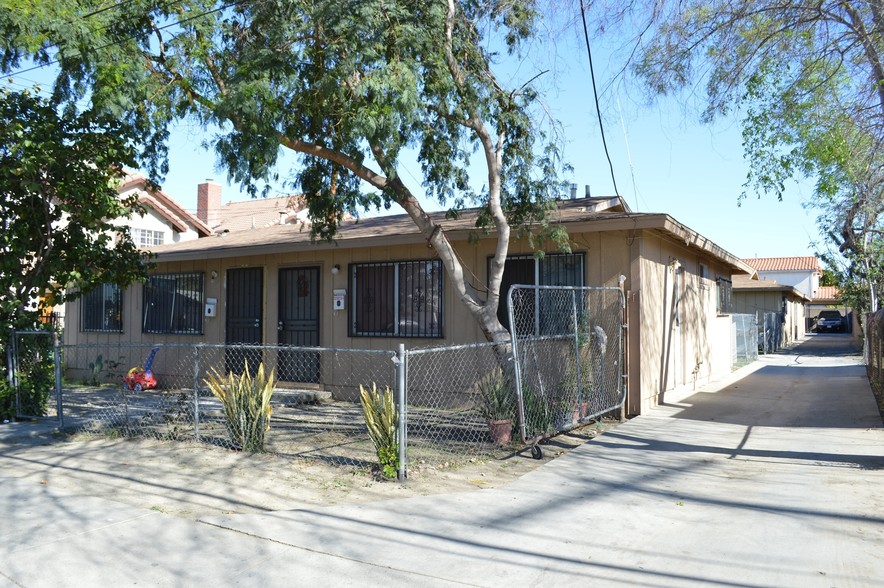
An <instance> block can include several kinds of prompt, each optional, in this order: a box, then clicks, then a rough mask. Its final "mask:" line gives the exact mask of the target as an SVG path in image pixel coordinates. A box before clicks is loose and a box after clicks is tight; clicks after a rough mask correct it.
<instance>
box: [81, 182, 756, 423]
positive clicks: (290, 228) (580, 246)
mask: <svg viewBox="0 0 884 588" xmlns="http://www.w3.org/2000/svg"><path fill="white" fill-rule="evenodd" d="M431 215H432V217H433V219H434V221H435V222H437V223H438V224H439V225H440V226H441V227H442V228H443V229H444V230H445V231H446V233H447V235H448V238H449V240H450V241H451V242H452V244H453V246H454V249H455V251H456V253H457V255H458V257H459V258H460V259H461V260H462V262H463V264H464V266H465V267H466V268H467V269H468V271H469V272H470V278H469V279H470V280H471V281H472V283H473V285H474V286H475V287H476V288H477V289H480V290H481V288H482V284H483V283H484V282H485V281H486V280H487V275H488V264H489V259H490V257H491V256H492V254H493V252H494V247H495V236H494V235H493V234H491V235H483V234H481V233H478V232H477V230H476V228H475V220H476V214H475V213H474V212H466V213H464V214H461V215H460V216H459V217H458V218H456V219H446V218H445V213H443V212H439V213H431ZM207 220H209V219H207ZM552 222H553V223H558V224H560V225H563V226H564V227H565V228H566V229H567V231H568V234H569V238H570V243H571V249H572V251H571V252H569V253H561V252H559V251H556V250H555V249H552V248H550V249H548V250H544V253H545V255H544V256H543V257H538V256H536V255H535V254H534V253H535V252H534V251H532V249H531V247H530V246H529V243H528V241H527V240H522V239H515V238H514V239H512V241H511V243H510V248H509V258H508V261H507V265H506V270H505V274H504V280H505V282H506V284H505V286H504V289H503V290H502V291H505V290H506V287H507V285H508V284H512V283H526V282H527V283H530V284H543V285H568V286H605V287H612V288H622V289H623V292H624V294H625V297H626V300H627V329H626V343H625V351H626V356H627V358H628V359H627V366H626V369H625V372H626V376H627V381H628V385H627V391H628V394H627V407H626V408H627V412H628V413H629V414H641V413H643V412H646V411H647V410H648V409H649V408H650V407H652V406H654V405H656V404H657V403H660V402H664V401H676V400H678V399H680V398H682V397H684V396H686V395H687V394H689V393H690V391H692V390H693V389H694V388H695V387H696V386H698V385H700V384H703V383H705V382H707V381H710V380H712V379H715V378H718V377H721V376H722V375H724V374H727V373H728V372H729V371H730V370H731V349H730V347H731V328H732V319H731V316H730V314H729V313H731V312H733V310H734V309H733V308H732V279H731V276H733V275H735V274H744V273H745V274H752V273H753V270H752V268H750V267H749V266H748V265H746V264H745V263H743V262H742V261H740V259H738V258H737V257H735V256H734V255H732V254H730V253H728V252H727V251H725V250H723V249H722V248H721V247H719V246H717V245H716V244H715V243H713V242H712V241H711V240H709V239H708V238H706V237H704V236H702V235H700V234H698V233H697V232H695V231H693V230H691V229H690V228H688V227H686V226H684V225H682V224H681V223H679V222H678V221H677V220H675V219H674V218H672V217H671V216H669V215H667V214H652V213H635V212H632V211H630V210H629V208H628V206H627V205H626V203H625V202H624V201H623V200H622V199H621V198H619V197H611V198H600V197H587V198H581V199H572V200H565V201H561V202H559V203H558V209H557V211H555V212H554V214H553V221H552ZM207 224H212V223H211V222H209V223H207ZM151 250H152V251H153V252H154V253H156V264H157V266H156V269H155V271H154V272H153V274H152V275H151V277H150V278H149V280H148V281H147V283H145V284H144V285H141V284H139V285H135V286H133V287H130V288H128V289H127V290H125V291H124V292H121V298H120V305H119V307H118V308H116V310H115V312H116V316H117V317H118V320H117V321H116V322H114V323H113V325H112V326H111V328H104V329H94V328H88V325H91V324H93V323H91V322H90V317H89V313H92V312H97V311H96V310H95V309H90V307H86V306H82V303H81V301H79V300H78V301H74V302H72V303H71V308H70V309H69V313H68V316H69V319H68V327H67V330H66V333H65V343H66V344H78V343H88V344H116V343H123V342H125V343H143V344H152V343H161V342H162V343H191V344H193V343H219V344H220V343H228V344H235V343H248V344H264V345H277V344H286V345H300V346H320V347H325V348H336V349H385V350H386V349H396V348H397V347H398V345H399V344H400V343H404V344H406V345H407V346H427V345H440V346H441V345H449V344H463V343H472V342H477V341H482V340H483V336H482V333H481V330H480V329H479V327H478V325H477V324H476V323H475V321H474V320H473V319H472V318H471V316H470V314H469V313H468V311H467V310H466V308H465V307H464V306H463V304H462V303H461V302H460V301H459V300H458V298H457V297H456V295H455V294H454V292H453V289H452V286H451V283H450V280H449V277H448V276H447V274H446V272H445V270H444V268H443V267H442V263H441V261H440V260H439V258H438V256H437V255H436V253H435V251H434V249H433V248H432V247H431V246H430V245H429V244H428V242H427V240H426V239H425V237H424V236H423V235H422V234H421V233H420V232H419V230H418V229H417V227H416V226H415V225H414V224H413V222H412V221H411V220H410V219H409V217H408V216H407V215H393V216H378V217H373V218H363V219H359V220H358V221H357V220H347V221H346V222H345V223H344V224H343V225H342V226H341V228H340V232H339V234H338V235H337V236H336V238H335V240H334V241H333V242H316V241H313V240H311V238H310V230H309V226H308V225H306V224H305V223H304V222H303V219H302V218H300V217H297V216H292V217H291V221H287V220H285V219H283V218H282V217H280V222H278V223H276V224H273V225H271V226H258V224H257V223H256V226H255V228H246V229H243V230H230V231H228V232H220V233H218V234H215V235H213V236H209V237H205V238H201V239H195V240H191V241H186V242H180V243H176V244H169V245H163V246H158V247H153V248H151ZM406 301H408V304H406V303H405V302H406ZM415 301H418V303H415ZM280 377H281V378H282V379H283V380H285V379H287V378H288V379H299V378H302V379H304V380H306V381H309V380H310V379H311V376H310V375H309V374H304V373H303V372H301V373H298V372H292V373H288V374H286V373H284V372H280Z"/></svg>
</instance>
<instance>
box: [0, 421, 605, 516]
mask: <svg viewBox="0 0 884 588" xmlns="http://www.w3.org/2000/svg"><path fill="white" fill-rule="evenodd" d="M611 426H613V423H606V424H605V425H604V426H602V425H594V424H591V425H588V426H585V427H582V428H580V429H577V430H574V431H572V432H571V433H569V434H564V435H560V436H558V437H555V438H553V439H550V440H547V441H545V442H544V443H543V444H542V447H543V453H544V455H543V458H542V459H540V460H535V459H532V457H531V451H530V448H529V449H527V450H524V451H521V452H515V453H511V454H509V455H507V456H506V457H504V458H503V459H487V460H481V459H473V460H469V461H466V462H464V463H457V464H455V463H443V464H441V465H434V466H429V465H425V464H421V463H414V464H411V465H410V469H409V477H408V479H407V480H406V481H405V482H399V481H388V480H381V479H378V478H377V477H376V475H375V474H373V473H372V472H371V471H370V470H369V469H366V468H362V469H359V468H354V467H343V466H336V465H330V464H327V463H325V462H323V461H319V460H315V461H310V460H304V459H290V458H286V457H281V456H279V455H273V454H245V453H240V452H236V451H232V450H228V449H223V448H220V447H213V446H210V445H197V444H194V443H180V442H171V441H151V440H142V439H97V440H86V441H79V440H70V439H69V438H61V437H55V438H40V437H32V438H27V439H25V440H22V439H16V440H15V441H10V442H7V443H3V442H0V472H2V477H12V478H17V479H20V480H25V481H27V482H31V483H33V485H34V488H35V489H39V488H41V487H51V488H52V489H53V490H55V491H58V492H62V493H65V494H81V495H88V496H99V497H102V498H107V499H109V500H115V501H119V502H123V503H126V504H130V505H134V506H138V507H142V508H147V509H153V510H157V511H160V512H163V513H167V514H170V515H174V516H178V517H183V518H189V519H197V518H199V517H202V516H204V515H212V514H221V513H255V512H261V511H269V510H292V509H297V508H303V507H308V506H315V505H330V504H340V503H358V502H368V501H377V500H385V499H391V498H407V497H411V496H424V495H430V494H438V493H450V492H465V491H481V490H482V489H483V488H494V487H498V486H502V485H504V484H506V483H507V482H509V481H511V480H514V479H516V478H518V477H520V476H522V475H524V474H525V473H527V472H529V471H531V470H533V469H534V468H536V467H538V466H540V465H542V464H544V463H546V462H547V461H549V460H551V459H555V458H556V457H558V456H560V455H563V454H565V453H566V452H568V451H570V450H571V449H573V448H574V447H576V446H578V445H580V444H582V443H584V442H586V441H588V440H590V439H592V438H593V437H595V436H596V435H597V434H599V433H600V432H602V431H603V429H604V428H605V427H608V428H610V427H611Z"/></svg>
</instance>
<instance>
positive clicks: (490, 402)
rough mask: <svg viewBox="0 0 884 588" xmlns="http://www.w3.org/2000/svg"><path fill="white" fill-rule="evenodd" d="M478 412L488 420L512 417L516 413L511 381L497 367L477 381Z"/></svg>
mask: <svg viewBox="0 0 884 588" xmlns="http://www.w3.org/2000/svg"><path fill="white" fill-rule="evenodd" d="M476 389H477V391H478V393H479V412H480V413H481V414H482V416H483V417H485V418H486V419H488V420H489V421H503V420H508V419H512V418H513V417H514V416H515V414H516V394H515V388H514V387H513V382H512V380H511V379H510V378H508V377H507V376H505V375H504V373H503V370H502V369H501V368H499V367H497V368H495V369H493V370H492V371H490V372H488V373H487V374H485V375H484V376H483V377H482V378H481V379H480V380H479V381H478V382H476Z"/></svg>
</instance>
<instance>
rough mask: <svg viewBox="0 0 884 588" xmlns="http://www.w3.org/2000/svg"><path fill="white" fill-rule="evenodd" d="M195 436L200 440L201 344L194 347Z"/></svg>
mask: <svg viewBox="0 0 884 588" xmlns="http://www.w3.org/2000/svg"><path fill="white" fill-rule="evenodd" d="M193 436H194V439H195V440H196V442H197V443H199V440H200V345H196V346H194V348H193Z"/></svg>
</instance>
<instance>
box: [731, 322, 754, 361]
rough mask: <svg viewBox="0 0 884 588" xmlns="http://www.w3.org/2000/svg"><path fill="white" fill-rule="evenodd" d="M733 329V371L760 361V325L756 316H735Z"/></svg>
mask: <svg viewBox="0 0 884 588" xmlns="http://www.w3.org/2000/svg"><path fill="white" fill-rule="evenodd" d="M731 317H732V319H733V323H732V327H731V340H732V348H733V350H734V354H733V357H732V359H731V365H732V367H733V369H737V368H739V367H742V366H744V365H748V364H750V363H752V362H753V361H755V360H756V359H758V325H757V324H756V323H755V315H754V314H734V315H731Z"/></svg>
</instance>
